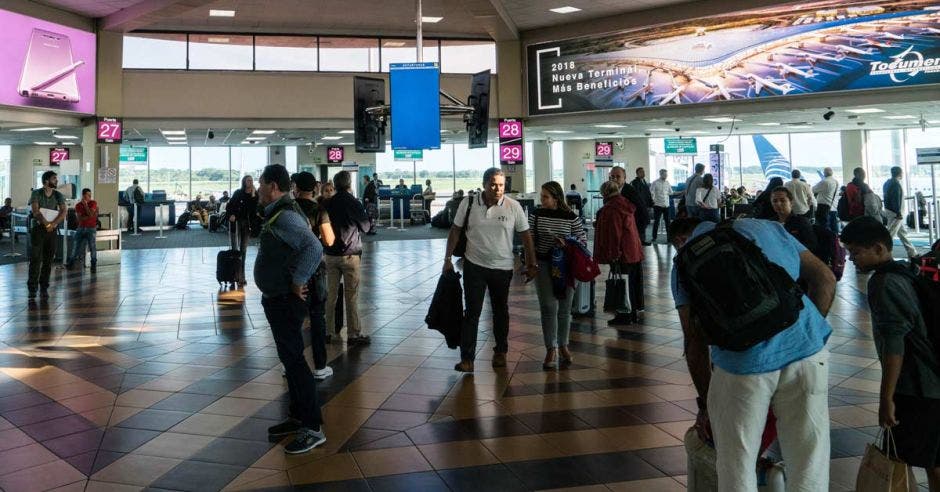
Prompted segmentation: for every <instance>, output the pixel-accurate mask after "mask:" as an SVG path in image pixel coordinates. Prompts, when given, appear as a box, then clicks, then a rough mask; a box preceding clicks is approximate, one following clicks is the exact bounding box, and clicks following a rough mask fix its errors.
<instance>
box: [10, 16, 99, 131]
mask: <svg viewBox="0 0 940 492" xmlns="http://www.w3.org/2000/svg"><path fill="white" fill-rule="evenodd" d="M0 67H3V70H0V104H6V105H9V106H21V107H35V108H46V109H58V110H62V111H72V112H76V113H84V114H94V113H95V35H94V34H93V33H90V32H86V31H81V30H78V29H73V28H71V27H65V26H63V25H60V24H55V23H52V22H47V21H43V20H39V19H34V18H32V17H28V16H25V15H20V14H15V13H13V12H8V11H6V10H0Z"/></svg>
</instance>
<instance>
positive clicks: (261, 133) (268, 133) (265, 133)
mask: <svg viewBox="0 0 940 492" xmlns="http://www.w3.org/2000/svg"><path fill="white" fill-rule="evenodd" d="M276 131H277V130H255V131H253V132H251V134H252V135H271V134H273V133H274V132H276Z"/></svg>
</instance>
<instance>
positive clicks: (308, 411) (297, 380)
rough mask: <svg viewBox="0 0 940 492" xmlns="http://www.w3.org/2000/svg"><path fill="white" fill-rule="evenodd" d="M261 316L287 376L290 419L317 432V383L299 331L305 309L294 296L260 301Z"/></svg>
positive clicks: (318, 418) (318, 420)
mask: <svg viewBox="0 0 940 492" xmlns="http://www.w3.org/2000/svg"><path fill="white" fill-rule="evenodd" d="M261 306H262V307H263V308H264V315H265V317H266V318H267V319H268V323H269V324H270V325H271V333H273V334H274V344H275V346H276V347H277V357H278V358H279V359H281V363H282V364H284V370H285V372H286V373H287V390H288V393H289V395H290V416H291V417H293V418H295V419H297V420H299V421H300V423H301V424H302V425H303V426H304V427H306V428H308V429H313V430H316V429H319V428H320V423H321V422H323V416H322V415H321V414H320V402H319V401H317V381H316V379H314V378H313V373H312V372H311V371H310V366H309V365H308V364H307V359H305V358H304V337H303V334H302V333H301V329H302V328H303V326H304V318H305V317H307V306H306V305H305V303H304V301H303V300H301V299H300V298H299V297H297V296H295V295H294V294H286V295H282V296H278V297H263V298H261Z"/></svg>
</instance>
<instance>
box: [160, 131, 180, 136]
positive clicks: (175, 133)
mask: <svg viewBox="0 0 940 492" xmlns="http://www.w3.org/2000/svg"><path fill="white" fill-rule="evenodd" d="M160 133H162V134H163V135H164V136H166V135H186V130H160Z"/></svg>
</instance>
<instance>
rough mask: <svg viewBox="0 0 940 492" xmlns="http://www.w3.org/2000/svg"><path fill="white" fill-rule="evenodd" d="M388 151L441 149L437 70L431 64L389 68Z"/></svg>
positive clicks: (439, 83)
mask: <svg viewBox="0 0 940 492" xmlns="http://www.w3.org/2000/svg"><path fill="white" fill-rule="evenodd" d="M388 72H389V74H388V76H389V85H390V87H391V92H392V149H393V150H394V149H439V148H441V96H440V91H441V70H440V67H439V65H438V64H437V63H436V62H435V63H392V64H391V65H389V70H388Z"/></svg>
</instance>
